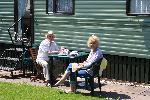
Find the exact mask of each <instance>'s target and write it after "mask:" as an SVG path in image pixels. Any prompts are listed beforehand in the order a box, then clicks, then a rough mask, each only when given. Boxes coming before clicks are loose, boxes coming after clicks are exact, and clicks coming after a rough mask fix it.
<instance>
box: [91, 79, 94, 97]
mask: <svg viewBox="0 0 150 100" xmlns="http://www.w3.org/2000/svg"><path fill="white" fill-rule="evenodd" d="M90 87H91V95H92V96H93V95H94V78H90Z"/></svg>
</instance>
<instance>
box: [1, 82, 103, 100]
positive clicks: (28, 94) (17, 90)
mask: <svg viewBox="0 0 150 100" xmlns="http://www.w3.org/2000/svg"><path fill="white" fill-rule="evenodd" d="M0 100H105V98H99V97H91V96H85V95H82V94H74V93H68V94H66V93H64V92H62V91H60V90H57V89H54V88H49V87H41V86H31V85H27V84H21V83H20V84H19V83H18V84H17V83H7V82H0Z"/></svg>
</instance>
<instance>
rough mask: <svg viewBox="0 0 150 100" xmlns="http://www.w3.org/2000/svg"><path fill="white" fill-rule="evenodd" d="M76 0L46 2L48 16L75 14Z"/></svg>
mask: <svg viewBox="0 0 150 100" xmlns="http://www.w3.org/2000/svg"><path fill="white" fill-rule="evenodd" d="M74 2H75V0H46V12H47V14H51V13H55V14H69V15H73V14H74V4H75V3H74Z"/></svg>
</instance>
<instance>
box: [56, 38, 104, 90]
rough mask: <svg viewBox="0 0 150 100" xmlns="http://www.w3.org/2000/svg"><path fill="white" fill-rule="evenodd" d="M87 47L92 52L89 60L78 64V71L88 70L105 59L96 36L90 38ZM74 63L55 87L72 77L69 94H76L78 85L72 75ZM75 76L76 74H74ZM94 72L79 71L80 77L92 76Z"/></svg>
mask: <svg viewBox="0 0 150 100" xmlns="http://www.w3.org/2000/svg"><path fill="white" fill-rule="evenodd" d="M87 45H88V47H89V48H90V49H91V52H90V53H89V56H88V58H87V59H86V60H85V61H84V62H83V63H76V67H77V70H78V69H82V68H84V69H85V68H88V67H89V66H91V65H92V64H93V63H94V62H96V61H98V60H100V59H101V58H102V57H103V54H102V51H101V49H100V48H98V46H99V38H98V37H97V36H95V35H92V36H90V37H89V39H88V41H87ZM73 64H74V63H70V64H69V66H68V67H67V69H66V71H65V73H64V75H63V76H62V78H61V79H60V80H59V81H58V82H57V83H56V84H55V85H54V86H58V85H60V84H62V83H63V82H64V81H65V80H66V79H67V78H68V77H69V76H70V79H71V81H70V90H69V91H68V92H76V86H75V85H76V84H75V81H72V80H75V79H73V78H75V77H74V76H75V75H73V74H70V73H71V71H72V66H73ZM74 74H75V73H74ZM92 74H93V72H92V70H90V69H89V70H86V69H85V70H79V71H78V75H79V76H80V75H81V76H90V75H92Z"/></svg>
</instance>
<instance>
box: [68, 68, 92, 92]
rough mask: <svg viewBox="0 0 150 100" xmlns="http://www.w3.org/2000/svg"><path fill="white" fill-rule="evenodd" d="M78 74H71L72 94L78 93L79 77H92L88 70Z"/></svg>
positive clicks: (80, 71)
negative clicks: (77, 82)
mask: <svg viewBox="0 0 150 100" xmlns="http://www.w3.org/2000/svg"><path fill="white" fill-rule="evenodd" d="M77 73H78V74H76V72H71V74H70V92H76V81H77V76H76V75H78V76H85V77H87V76H90V74H88V73H87V72H86V70H79V71H78V72H77Z"/></svg>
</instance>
